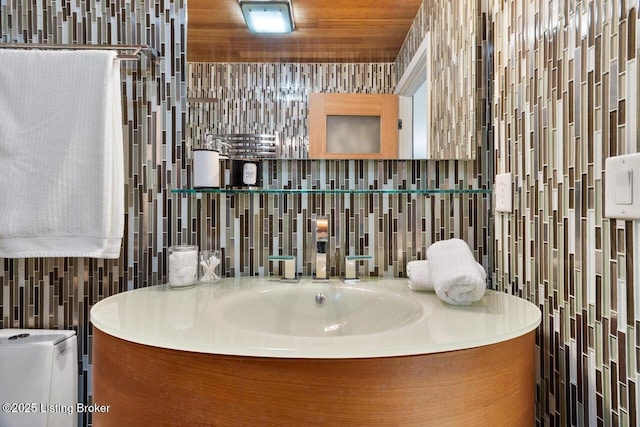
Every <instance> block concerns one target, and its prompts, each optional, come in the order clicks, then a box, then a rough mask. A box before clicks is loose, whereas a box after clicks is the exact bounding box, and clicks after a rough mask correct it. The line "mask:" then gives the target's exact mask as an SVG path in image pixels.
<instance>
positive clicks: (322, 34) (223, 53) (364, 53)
mask: <svg viewBox="0 0 640 427" xmlns="http://www.w3.org/2000/svg"><path fill="white" fill-rule="evenodd" d="M291 2H292V5H293V15H294V20H295V25H296V29H295V31H294V32H293V33H292V34H287V35H266V36H265V35H254V34H251V33H250V32H249V30H248V29H247V27H246V25H245V23H244V19H243V18H242V12H241V10H240V5H239V3H238V0H189V2H188V4H187V13H188V20H187V60H188V61H191V62H393V61H394V60H395V59H396V56H397V55H398V52H399V50H400V47H401V46H402V43H403V42H404V38H405V36H406V35H407V33H408V31H409V28H410V27H411V24H412V23H413V20H414V18H415V16H416V14H417V13H418V9H419V8H420V4H421V3H422V0H292V1H291Z"/></svg>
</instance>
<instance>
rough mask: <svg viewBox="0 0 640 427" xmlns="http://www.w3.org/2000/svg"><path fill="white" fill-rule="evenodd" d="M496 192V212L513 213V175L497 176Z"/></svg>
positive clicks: (503, 174) (502, 174)
mask: <svg viewBox="0 0 640 427" xmlns="http://www.w3.org/2000/svg"><path fill="white" fill-rule="evenodd" d="M494 192H495V197H496V212H512V211H513V191H512V186H511V173H499V174H497V175H496V185H495V187H494Z"/></svg>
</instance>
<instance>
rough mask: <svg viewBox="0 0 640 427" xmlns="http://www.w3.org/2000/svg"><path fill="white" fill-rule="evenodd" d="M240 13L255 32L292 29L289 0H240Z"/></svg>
mask: <svg viewBox="0 0 640 427" xmlns="http://www.w3.org/2000/svg"><path fill="white" fill-rule="evenodd" d="M240 7H241V8H242V15H243V16H244V20H245V22H246V23H247V27H248V28H249V31H251V32H252V33H255V34H287V33H290V32H292V31H293V28H294V24H293V12H292V10H291V3H290V1H264V0H263V1H241V2H240Z"/></svg>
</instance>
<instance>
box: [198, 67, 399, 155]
mask: <svg viewBox="0 0 640 427" xmlns="http://www.w3.org/2000/svg"><path fill="white" fill-rule="evenodd" d="M187 71H188V75H189V84H188V96H189V98H188V99H189V101H190V102H189V107H188V111H189V113H188V114H189V120H188V125H187V142H188V143H189V144H193V143H194V142H195V143H196V144H197V143H198V142H199V141H201V139H202V138H201V136H202V132H203V131H204V130H206V129H209V130H210V131H211V132H212V133H214V134H225V133H250V134H256V133H257V134H261V133H269V134H276V135H277V136H278V139H279V145H280V149H279V155H280V157H284V158H291V159H304V158H307V157H308V154H307V152H308V146H309V135H308V131H307V125H308V123H307V121H308V115H309V111H308V108H307V105H308V98H309V93H311V92H324V93H376V94H378V93H379V94H387V93H393V89H394V88H395V83H396V74H395V67H394V66H393V64H391V63H375V64H372V63H344V64H309V63H302V64H295V63H237V64H223V63H198V62H189V63H188V64H187Z"/></svg>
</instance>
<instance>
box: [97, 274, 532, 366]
mask: <svg viewBox="0 0 640 427" xmlns="http://www.w3.org/2000/svg"><path fill="white" fill-rule="evenodd" d="M314 285H315V283H312V282H311V281H310V279H305V278H303V279H302V281H301V282H300V283H297V284H287V283H281V282H279V281H276V280H273V279H269V278H230V279H223V280H221V281H220V282H218V283H216V284H209V285H204V284H203V285H198V286H196V287H193V288H190V289H169V288H168V287H167V286H165V285H159V286H151V287H147V288H140V289H136V290H133V291H128V292H123V293H120V294H117V295H113V296H111V297H109V298H106V299H104V300H102V301H100V302H98V303H97V304H95V305H94V306H93V308H92V309H91V322H92V323H93V325H94V327H96V328H98V329H100V330H101V331H103V332H105V333H107V334H109V335H112V336H114V337H117V338H121V339H123V340H127V341H131V342H135V343H139V344H145V345H150V346H155V347H161V348H168V349H175V350H183V351H192V352H199V353H211V354H225V355H237V356H256V357H284V358H365V357H390V356H407V355H416V354H428V353H437V352H443V351H452V350H460V349H466V348H473V347H478V346H483V345H489V344H495V343H498V342H502V341H507V340H509V339H512V338H516V337H519V336H522V335H524V334H526V333H528V332H530V331H532V330H534V329H535V328H537V326H538V325H539V324H540V319H541V314H540V310H539V309H538V307H536V306H535V305H533V304H531V303H529V302H527V301H525V300H523V299H521V298H518V297H514V296H512V295H508V294H505V293H501V292H495V291H490V290H487V292H486V294H485V296H484V297H483V298H482V299H481V300H480V301H478V302H476V303H474V304H473V305H470V306H453V305H449V304H446V303H444V302H443V301H441V300H440V299H439V298H438V297H437V296H436V294H435V293H433V292H414V291H411V290H410V289H409V288H408V286H407V279H400V278H395V279H387V278H381V279H367V280H365V281H362V282H360V283H358V284H357V285H355V286H357V287H358V288H361V289H374V290H375V289H381V288H383V289H382V290H383V291H384V292H386V293H389V292H391V293H394V294H395V293H399V294H401V297H402V298H405V297H408V298H411V299H415V301H417V302H418V303H419V304H420V305H421V306H422V313H421V314H420V315H419V318H418V319H417V320H414V321H411V322H410V323H408V324H405V325H404V326H399V327H396V328H395V329H392V330H388V331H383V332H375V333H369V334H356V335H348V336H339V335H338V336H323V337H312V336H297V335H295V334H294V335H292V334H289V335H287V334H275V333H266V332H260V331H256V330H251V329H247V328H243V327H238V326H233V325H231V324H230V323H229V322H228V321H225V319H224V318H223V316H221V315H220V312H221V311H223V307H224V304H225V302H226V301H229V300H231V298H229V297H234V298H235V296H237V295H243V293H244V294H246V293H250V292H251V293H253V294H255V293H256V292H257V291H259V290H265V289H267V290H271V289H285V288H287V287H294V288H295V287H304V286H314ZM324 286H337V287H341V286H347V285H344V284H343V283H342V282H341V281H340V280H338V279H333V280H331V281H330V282H328V283H327V284H324ZM297 289H300V288H297ZM254 300H255V298H254ZM309 304H310V305H309V310H314V305H313V304H315V302H313V301H310V302H309ZM239 307H241V305H239ZM305 307H306V306H305ZM227 313H228V304H227ZM243 316H245V314H244V313H238V312H235V313H234V317H235V318H236V319H238V318H239V319H242V317H243ZM246 316H250V314H246ZM227 317H228V316H227ZM372 321H373V320H372Z"/></svg>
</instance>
